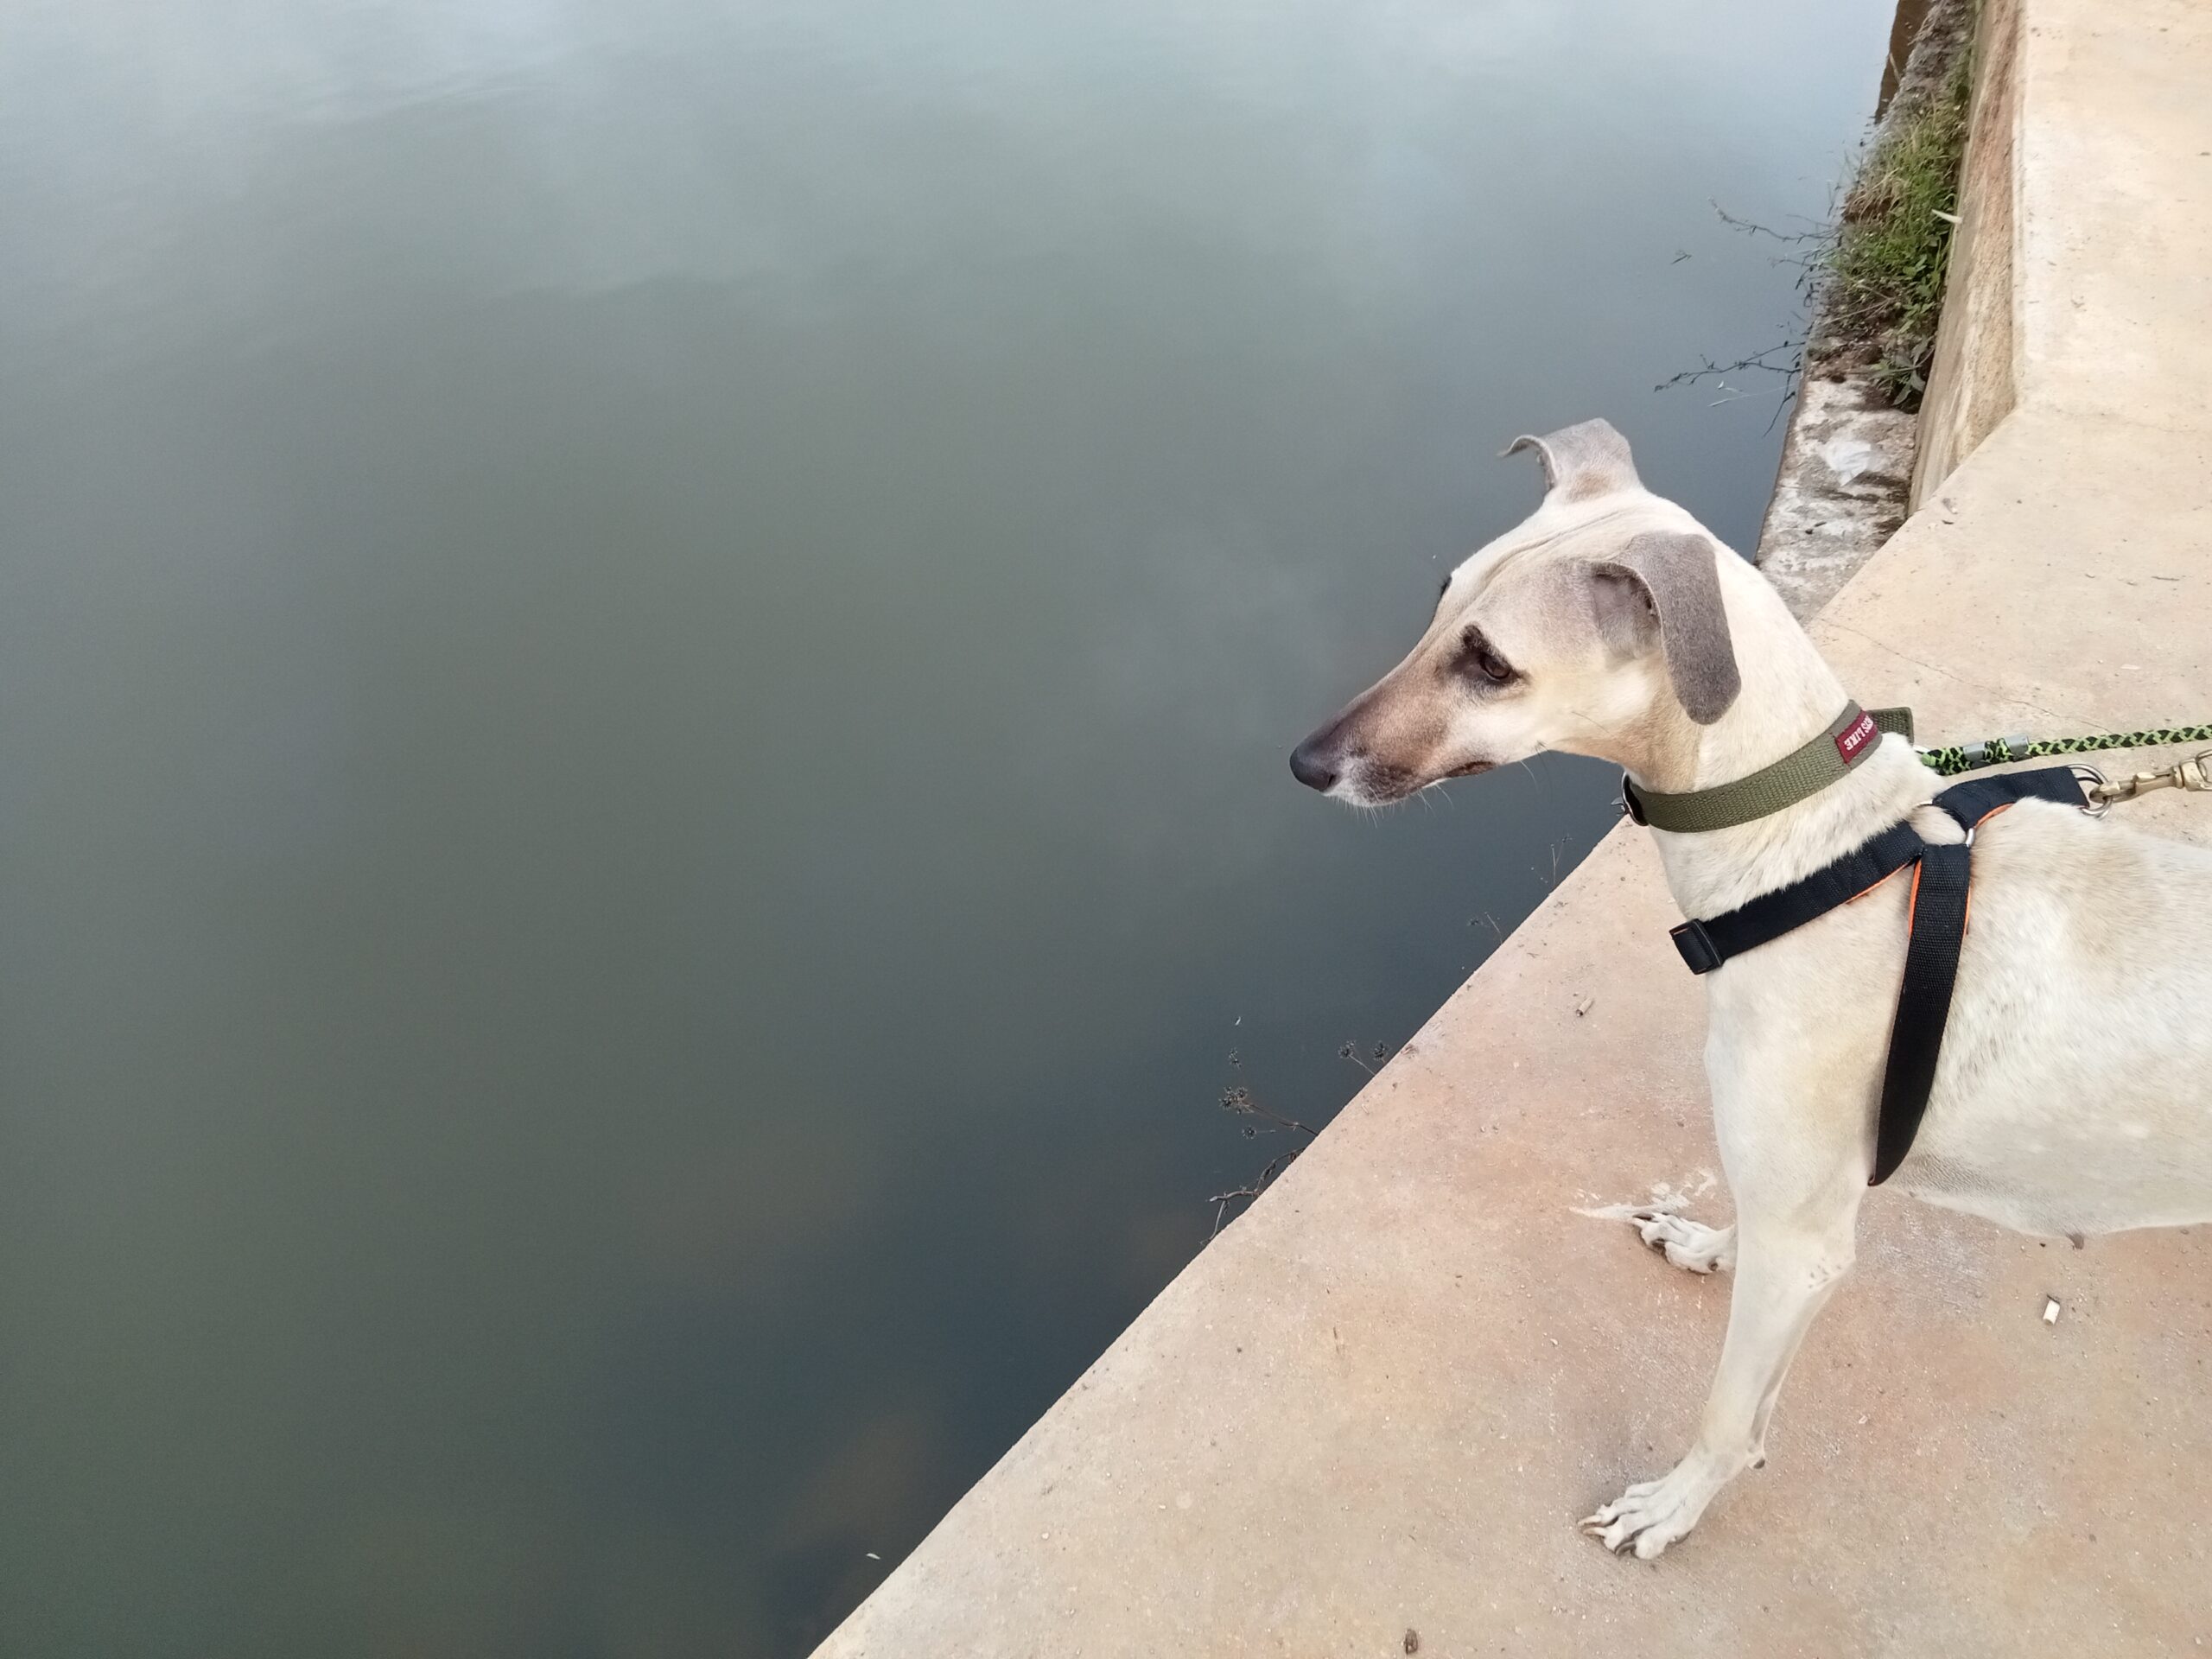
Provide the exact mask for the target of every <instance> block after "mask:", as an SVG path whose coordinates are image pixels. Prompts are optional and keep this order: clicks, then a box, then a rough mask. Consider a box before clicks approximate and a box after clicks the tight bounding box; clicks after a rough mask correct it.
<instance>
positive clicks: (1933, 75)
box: [1751, 0, 1974, 622]
mask: <svg viewBox="0 0 2212 1659" xmlns="http://www.w3.org/2000/svg"><path fill="white" fill-rule="evenodd" d="M1973 11H1974V8H1973V5H1972V3H1971V0H1936V3H1935V4H1934V5H1932V6H1930V7H1929V10H1928V15H1927V16H1926V17H1925V18H1924V19H1923V21H1922V22H1921V26H1920V29H1919V31H1918V32H1917V33H1916V35H1914V37H1913V46H1912V52H1911V55H1910V58H1909V59H1908V60H1907V61H1906V64H1905V67H1904V73H1903V75H1902V76H1901V77H1900V79H1899V82H1898V86H1897V95H1896V97H1895V98H1893V99H1891V102H1890V104H1889V106H1888V108H1887V109H1886V110H1885V111H1884V112H1883V114H1882V117H1881V118H1880V120H1878V122H1877V123H1876V124H1875V126H1874V130H1873V132H1872V135H1871V136H1870V137H1869V139H1868V142H1867V144H1866V150H1865V152H1864V154H1863V156H1862V157H1861V162H1862V165H1863V163H1864V161H1865V158H1866V157H1869V156H1873V155H1874V154H1875V153H1876V152H1877V151H1878V149H1880V147H1881V145H1882V143H1884V141H1885V139H1886V138H1887V137H1889V135H1890V134H1891V133H1892V132H1894V131H1895V130H1897V126H1898V125H1899V124H1901V123H1903V122H1904V121H1907V120H1910V119H1911V118H1913V117H1914V116H1915V115H1916V113H1917V112H1918V111H1920V110H1921V109H1923V108H1924V107H1925V106H1926V105H1927V102H1928V100H1929V99H1930V98H1932V97H1934V96H1935V95H1936V92H1938V91H1939V90H1940V89H1941V87H1942V85H1943V84H1944V82H1945V81H1946V80H1947V79H1948V78H1949V76H1950V73H1951V71H1952V67H1953V66H1954V65H1955V63H1956V61H1957V59H1958V54H1960V53H1961V52H1962V51H1966V50H1968V49H1970V47H1971V40H1972V35H1973ZM1813 313H1814V315H1813V320H1812V323H1811V326H1810V327H1808V329H1807V331H1806V345H1805V367H1804V377H1803V378H1802V381H1801V382H1800V383H1799V385H1798V389H1797V401H1796V406H1795V408H1794V409H1793V410H1791V412H1790V418H1789V430H1788V432H1787V434H1786V435H1784V437H1783V444H1782V460H1781V464H1780V466H1779V467H1778V469H1777V473H1776V476H1775V484H1774V494H1773V497H1772V498H1771V499H1770V500H1769V502H1768V504H1767V510H1766V517H1765V518H1764V521H1763V522H1762V523H1761V524H1760V526H1759V539H1758V547H1757V549H1756V550H1754V551H1753V553H1752V556H1751V562H1752V563H1754V564H1756V565H1758V568H1759V569H1761V570H1762V571H1763V572H1764V573H1765V575H1766V577H1767V579H1768V580H1769V581H1770V582H1773V583H1774V585H1775V586H1776V587H1777V588H1779V589H1780V590H1781V592H1782V596H1783V599H1784V600H1785V601H1788V603H1789V609H1790V613H1791V614H1793V615H1794V616H1796V618H1797V620H1799V621H1801V622H1802V621H1806V620H1810V619H1811V618H1812V617H1813V616H1814V615H1815V613H1818V612H1819V611H1820V609H1821V607H1823V606H1825V605H1826V604H1827V602H1828V601H1830V600H1831V599H1833V598H1834V597H1835V595H1836V594H1837V593H1838V592H1840V590H1841V588H1842V587H1843V585H1844V583H1846V582H1848V581H1850V580H1851V577H1852V575H1853V573H1854V572H1855V571H1857V570H1858V569H1859V566H1861V565H1863V564H1865V563H1866V561H1867V560H1868V559H1870V558H1872V556H1873V555H1874V554H1875V552H1876V551H1877V550H1878V549H1879V548H1880V547H1881V546H1882V544H1883V543H1885V542H1886V541H1888V540H1889V538H1890V537H1891V536H1892V535H1894V534H1895V533H1896V531H1897V527H1898V526H1899V525H1901V524H1904V520H1905V515H1906V512H1907V510H1908V509H1907V497H1908V495H1909V493H1910V489H1911V486H1912V480H1913V474H1914V467H1915V462H1916V456H1917V454H1918V450H1919V447H1920V432H1921V426H1922V423H1921V420H1920V417H1919V416H1916V415H1912V414H1909V413H1907V412H1906V411H1904V410H1900V409H1898V408H1897V406H1896V405H1895V404H1893V403H1891V401H1890V397H1889V394H1888V393H1887V392H1885V391H1883V390H1882V388H1881V387H1880V386H1879V385H1878V384H1876V381H1875V378H1874V372H1873V365H1872V364H1871V363H1868V362H1865V361H1863V360H1860V359H1863V358H1864V356H1865V355H1866V354H1865V353H1863V352H1862V353H1856V354H1854V353H1851V352H1849V351H1847V350H1846V349H1845V348H1843V346H1841V344H1840V342H1839V341H1837V340H1834V339H1833V338H1831V331H1830V328H1829V325H1828V321H1827V303H1826V300H1825V297H1824V295H1823V294H1822V292H1821V290H1820V289H1815V295H1814V301H1813ZM1931 401H1932V399H1931Z"/></svg>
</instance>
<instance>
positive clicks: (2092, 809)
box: [2067, 760, 2114, 818]
mask: <svg viewBox="0 0 2212 1659" xmlns="http://www.w3.org/2000/svg"><path fill="white" fill-rule="evenodd" d="M2067 770H2068V771H2069V772H2072V773H2073V774H2074V777H2075V781H2077V782H2078V783H2080V784H2082V785H2083V786H2084V792H2085V793H2087V794H2088V801H2087V802H2085V803H2084V804H2083V805H2082V810H2083V811H2084V812H2086V813H2088V815H2089V816H2090V817H2093V818H2101V817H2104V815H2105V814H2106V813H2107V812H2109V811H2111V810H2112V804H2113V800H2114V797H2113V796H2111V795H2107V794H2104V793H2101V791H2105V790H2108V789H2110V788H2111V787H2112V784H2111V781H2110V780H2109V779H2107V778H2106V777H2105V775H2104V773H2102V772H2099V771H2098V770H2097V769H2096V768H2095V767H2094V766H2089V765H2088V764H2087V763H2086V762H2083V761H2080V760H2076V761H2075V762H2073V763H2072V764H2071V765H2070V766H2068V767H2067ZM2090 785H2094V787H2090Z"/></svg>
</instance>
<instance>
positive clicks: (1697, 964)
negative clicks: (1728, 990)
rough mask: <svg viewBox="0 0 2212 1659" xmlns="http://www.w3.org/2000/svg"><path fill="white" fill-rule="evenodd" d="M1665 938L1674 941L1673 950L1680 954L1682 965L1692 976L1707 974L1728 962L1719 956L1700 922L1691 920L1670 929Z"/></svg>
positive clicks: (1716, 946) (1711, 939) (1710, 936)
mask: <svg viewBox="0 0 2212 1659" xmlns="http://www.w3.org/2000/svg"><path fill="white" fill-rule="evenodd" d="M1667 937H1668V938H1670V939H1672V940H1674V942H1675V950H1677V951H1679V952H1681V958H1682V965H1683V966H1684V967H1686V968H1688V969H1689V970H1690V972H1692V973H1694V974H1709V973H1711V972H1712V971H1713V969H1716V968H1718V967H1719V965H1720V964H1721V963H1724V962H1726V961H1727V960H1728V958H1727V957H1724V956H1722V955H1721V954H1720V949H1719V946H1718V945H1716V944H1713V937H1712V935H1710V934H1709V933H1707V931H1705V925H1704V924H1703V923H1702V922H1700V921H1697V920H1695V919H1692V920H1690V921H1687V922H1683V923H1681V924H1680V925H1677V926H1675V927H1670V928H1669V929H1668V930H1667Z"/></svg>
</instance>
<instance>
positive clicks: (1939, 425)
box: [1908, 0, 2020, 508]
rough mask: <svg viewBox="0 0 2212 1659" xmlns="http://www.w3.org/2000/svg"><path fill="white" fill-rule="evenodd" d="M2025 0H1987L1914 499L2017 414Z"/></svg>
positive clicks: (1911, 501)
mask: <svg viewBox="0 0 2212 1659" xmlns="http://www.w3.org/2000/svg"><path fill="white" fill-rule="evenodd" d="M2019 36H2020V0H1982V6H1981V17H1980V31H1979V35H1978V37H1977V39H1976V41H1975V45H1974V106H1973V115H1972V118H1971V121H1970V124H1969V127H1968V135H1967V153H1966V159H1965V163H1964V166H1963V168H1962V169H1961V183H1960V192H1959V206H1960V208H1961V212H1960V214H1959V227H1958V230H1957V231H1956V232H1955V234H1954V236H1953V238H1952V243H1951V269H1950V274H1949V277H1948V281H1947V282H1946V283H1945V288H1944V294H1943V321H1942V326H1941V327H1939V328H1938V329H1937V331H1936V362H1935V365H1934V367H1933V369H1932V370H1931V371H1930V372H1929V382H1928V396H1927V397H1926V398H1925V399H1924V400H1923V403H1922V404H1921V410H1920V450H1919V455H1918V458H1917V460H1916V462H1915V464H1914V467H1913V474H1912V493H1911V495H1910V499H1909V501H1908V505H1909V506H1910V507H1912V508H1917V507H1919V505H1921V503H1922V502H1923V501H1924V500H1925V499H1927V496H1928V493H1929V490H1931V489H1933V488H1934V487H1935V486H1937V485H1939V484H1941V483H1942V481H1943V480H1945V479H1947V478H1948V477H1949V476H1950V475H1951V473H1952V470H1953V469H1954V468H1955V467H1957V466H1958V464H1959V462H1961V461H1963V460H1965V459H1966V458H1967V456H1968V455H1970V454H1973V453H1974V447H1975V446H1976V445H1977V444H1979V443H1980V442H1981V441H1982V440H1983V439H1984V438H1986V437H1987V436H1988V435H1990V433H1992V432H1993V431H1994V430H1995V429H1996V428H1997V423H1999V421H2001V420H2003V419H2004V418H2005V416H2007V415H2009V414H2011V413H2012V406H2013V404H2014V403H2015V402H2016V401H2017V397H2016V394H2015V389H2014V385H2013V380H2014V374H2013V363H2012V356H2013V352H2014V349H2015V332H2014V329H2013V325H2012V237H2013V228H2014V226H2013V212H2014V209H2013V200H2012V197H2013V190H2012V182H2013V128H2014V126H2015V124H2017V123H2018V119H2019V99H2018V79H2019V78H2018V73H2017V68H2018V62H2019Z"/></svg>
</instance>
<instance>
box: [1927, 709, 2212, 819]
mask: <svg viewBox="0 0 2212 1659" xmlns="http://www.w3.org/2000/svg"><path fill="white" fill-rule="evenodd" d="M2205 742H2212V725H2204V726H2160V727H2156V728H2152V729H2151V730H2148V731H2141V732H2101V733H2099V734H2096V735H2095V736H2094V737H2036V738H2031V737H1992V738H1986V739H1984V740H1983V741H1981V742H1979V743H1954V744H1951V745H1949V746H1948V747H1944V748H1940V749H1921V750H1917V751H1916V753H1918V754H1919V756H1920V759H1921V763H1922V764H1923V766H1929V767H1930V768H1931V769H1933V770H1934V771H1935V772H1936V773H1937V775H1938V776H1941V777H1944V778H1955V777H1957V776H1958V775H1959V774H1960V773H1961V772H1978V771H1980V769H1981V768H1982V767H1984V766H2004V765H2005V764H2007V763H2008V762H2010V761H2013V760H2042V759H2043V758H2044V757H2045V756H2048V755H2065V754H2098V753H2104V752H2106V751H2108V750H2112V749H2159V748H2164V747H2167V746H2168V745H2170V744H2174V743H2205ZM2080 770H2082V771H2083V772H2088V773H2089V774H2090V775H2091V776H2092V777H2094V779H2096V782H2095V784H2094V785H2093V786H2092V787H2091V788H2090V790H2089V795H2090V798H2092V799H2093V800H2094V801H2096V802H2098V803H2099V804H2101V805H2106V806H2109V805H2110V804H2112V803H2113V802H2114V801H2126V800H2133V798H2135V797H2136V796H2138V795H2140V794H2142V793H2143V792H2144V791H2145V790H2152V789H2187V790H2208V789H2212V751H2208V752H2207V753H2203V754H2200V755H2198V756H2196V758H2195V759H2194V760H2183V761H2180V762H2178V763H2177V764H2176V765H2174V766H2167V767H2165V768H2164V769H2163V770H2160V771H2158V772H2137V773H2136V774H2135V775H2134V776H2133V778H2126V779H2121V780H2120V781H2119V782H2118V783H2107V781H2106V780H2105V777H2104V774H2103V773H2102V772H2098V771H2097V770H2096V768H2095V767H2094V766H2083V767H2082V768H2080Z"/></svg>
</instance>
